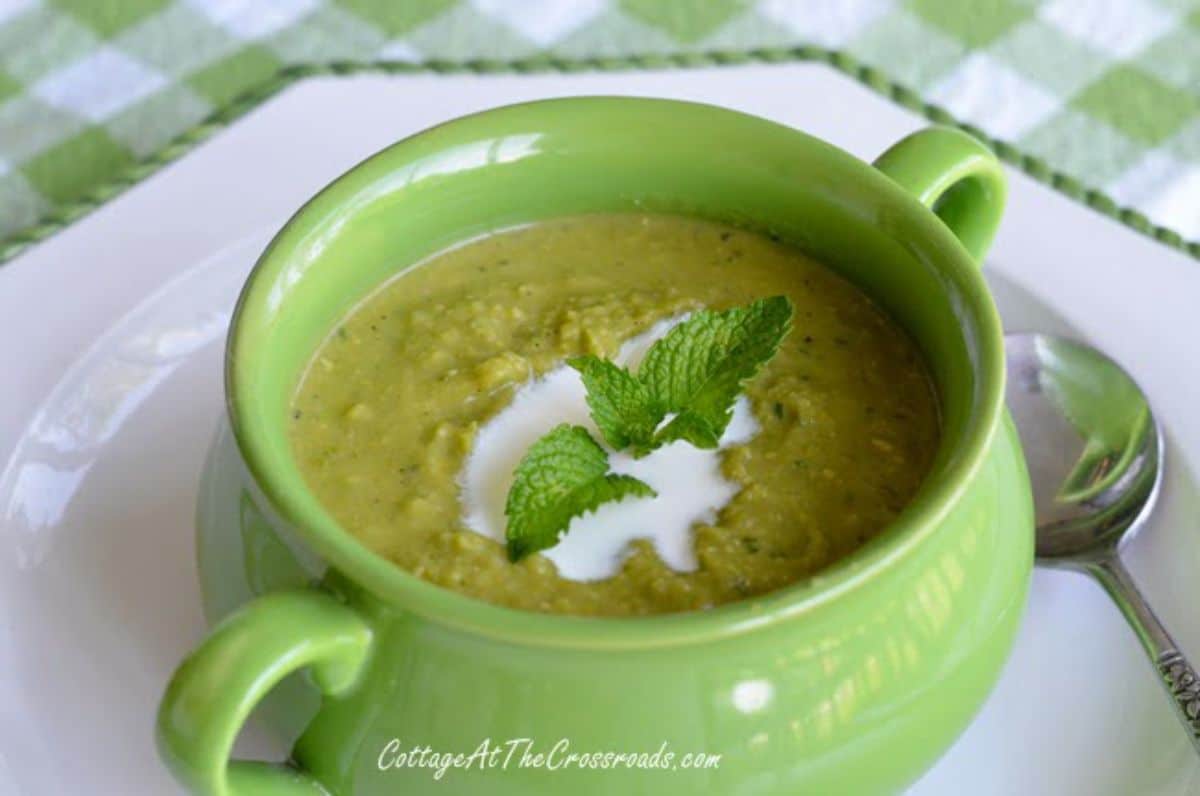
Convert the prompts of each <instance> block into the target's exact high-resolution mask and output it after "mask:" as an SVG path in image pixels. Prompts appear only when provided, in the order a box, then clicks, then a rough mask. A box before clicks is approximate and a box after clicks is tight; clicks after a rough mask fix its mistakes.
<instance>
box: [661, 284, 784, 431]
mask: <svg viewBox="0 0 1200 796" xmlns="http://www.w3.org/2000/svg"><path fill="white" fill-rule="evenodd" d="M791 324H792V302H791V301H790V300H788V298H787V297H786V296H775V297H773V298H768V299H760V300H758V301H755V302H753V303H752V304H749V305H748V306H745V307H735V308H733V309H729V310H724V311H722V312H713V311H711V310H701V311H700V312H697V313H695V314H693V315H692V316H691V317H690V318H688V319H687V320H686V321H684V322H683V323H681V324H679V325H678V326H676V327H675V328H674V329H672V330H671V331H669V332H667V334H666V336H664V337H663V338H662V339H661V340H659V341H658V342H656V343H655V344H654V345H652V346H651V347H650V350H649V351H648V352H647V353H646V358H645V360H644V361H643V362H642V365H641V367H640V368H639V369H638V378H639V380H641V381H642V382H643V383H644V384H645V385H646V387H647V388H648V389H649V390H650V394H651V396H652V400H653V402H654V403H655V404H656V405H658V406H660V407H662V408H663V409H664V410H665V412H666V413H667V414H671V413H674V415H675V417H674V418H672V420H671V421H670V422H669V423H668V424H667V425H666V426H664V427H663V428H662V429H659V431H658V433H657V434H655V436H654V445H653V446H654V447H658V446H659V445H662V444H665V443H667V442H672V441H674V440H677V439H685V440H687V441H688V442H691V443H692V444H693V445H695V446H696V447H698V448H715V447H717V443H718V441H719V440H720V439H721V435H722V434H724V433H725V428H726V427H727V426H728V425H729V420H730V418H731V417H732V416H733V403H734V401H736V400H737V396H738V393H739V392H741V389H742V385H743V384H744V383H745V382H746V381H747V380H748V379H751V378H753V377H754V375H755V374H757V373H758V371H759V370H761V369H762V367H763V365H765V364H766V363H767V362H768V361H769V360H770V359H771V357H773V356H774V355H775V352H776V351H778V350H779V344H780V343H782V342H783V338H784V337H786V336H787V333H788V332H789V331H790V330H791ZM664 416H665V415H664Z"/></svg>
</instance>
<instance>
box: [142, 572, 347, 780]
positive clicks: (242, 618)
mask: <svg viewBox="0 0 1200 796" xmlns="http://www.w3.org/2000/svg"><path fill="white" fill-rule="evenodd" d="M370 646H371V629H370V627H369V626H368V625H367V623H366V622H365V621H364V620H363V618H362V617H361V616H359V614H358V613H356V612H355V611H354V610H353V609H351V608H349V607H347V606H346V605H344V604H342V603H340V602H338V601H337V600H335V599H334V598H333V597H332V596H330V595H328V594H326V593H323V592H319V591H316V590H312V589H307V590H298V591H280V592H273V593H271V594H267V595H264V596H262V597H259V598H257V599H255V600H253V601H251V602H249V603H247V604H246V605H243V606H242V607H241V608H239V609H238V610H237V611H236V612H234V613H233V614H232V615H230V616H228V617H226V618H225V619H224V620H223V621H222V622H221V623H220V624H218V625H217V626H216V627H215V628H213V630H212V632H211V633H210V634H209V636H208V638H206V639H205V640H204V641H203V642H202V643H201V644H200V646H199V647H197V648H196V649H195V650H194V651H192V653H191V654H190V655H188V657H187V658H185V659H184V661H183V663H181V664H180V665H179V668H178V669H176V670H175V674H174V675H173V676H172V677H171V682H170V683H169V684H168V685H167V690H166V693H165V694H164V695H163V699H162V704H161V705H160V706H159V709H158V749H159V754H160V755H161V756H162V758H163V760H165V761H166V763H167V766H168V767H169V768H170V769H171V771H172V773H174V774H175V776H176V778H177V779H178V780H179V781H180V782H181V783H183V784H184V785H185V786H186V787H187V788H188V789H189V790H191V791H192V792H193V793H196V794H203V796H268V795H269V796H300V795H301V794H306V796H316V795H317V794H321V795H322V796H324V794H325V793H326V791H325V789H324V788H323V787H322V786H321V785H320V784H319V783H318V782H317V781H316V780H314V779H313V778H312V777H310V776H309V775H308V774H306V773H305V772H303V771H300V770H298V769H296V768H294V767H290V766H287V765H273V764H269V763H260V762H250V761H242V760H234V761H231V760H230V759H229V755H230V752H231V751H232V750H233V742H234V739H235V738H236V737H237V734H238V731H239V730H240V729H241V728H242V725H243V724H244V723H245V721H246V718H247V716H249V714H250V711H251V710H252V709H253V708H254V706H255V705H256V704H258V701H259V700H260V699H261V698H262V697H263V696H264V695H265V694H266V693H267V692H268V691H270V690H271V688H273V687H274V686H275V684H276V683H278V682H279V681H280V680H282V679H283V678H284V677H285V676H286V675H288V674H291V673H292V672H294V671H296V670H297V669H301V668H304V667H305V666H311V667H312V677H313V680H314V682H315V683H316V685H317V687H318V688H319V689H320V690H321V692H322V693H324V694H326V695H329V696H336V695H337V694H339V693H342V692H344V691H346V690H347V689H349V688H351V687H353V685H354V683H355V682H356V680H357V678H358V674H359V671H360V670H361V669H362V668H363V663H364V661H365V660H366V658H367V653H368V651H369V649H370Z"/></svg>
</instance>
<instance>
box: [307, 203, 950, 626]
mask: <svg viewBox="0 0 1200 796" xmlns="http://www.w3.org/2000/svg"><path fill="white" fill-rule="evenodd" d="M780 294H782V295H786V296H788V297H789V298H790V299H791V300H792V303H793V304H794V306H795V316H794V328H793V331H792V333H791V335H790V336H789V337H788V338H787V339H786V340H785V341H784V343H783V346H782V347H781V349H780V350H779V353H778V354H777V355H776V356H775V357H774V359H772V360H771V362H770V363H769V364H768V365H767V367H766V368H765V369H764V370H763V372H762V373H761V374H759V375H758V376H757V377H756V378H755V379H754V380H753V381H752V382H750V384H749V385H748V387H747V390H746V395H747V397H748V398H749V399H750V402H751V406H752V408H753V412H754V415H755V418H756V420H757V422H758V424H759V426H760V431H759V432H758V433H757V435H755V436H754V437H753V438H752V439H751V440H750V441H749V442H747V443H745V444H743V445H740V446H736V447H732V448H729V449H728V450H726V451H724V453H723V454H722V470H723V473H724V476H725V477H726V478H728V479H729V480H730V481H732V482H733V483H735V484H737V485H740V487H741V488H740V491H739V492H738V493H737V494H736V495H735V496H734V497H733V499H732V500H730V502H729V503H728V504H727V505H726V506H725V507H724V508H723V509H722V510H721V511H720V512H719V514H718V516H717V518H716V521H715V522H713V523H711V524H708V523H699V524H697V525H696V526H695V527H694V528H693V531H694V544H695V550H696V557H697V559H698V562H699V567H698V569H696V570H695V571H692V572H677V571H675V570H672V569H671V568H669V567H668V566H666V565H665V564H664V563H663V562H662V561H661V560H660V559H659V557H658V555H657V554H656V553H655V551H654V549H653V547H652V546H651V545H650V544H649V543H647V542H644V541H639V542H635V543H634V544H633V549H632V551H631V553H630V555H629V556H628V557H627V558H626V559H625V561H624V563H623V565H622V567H621V569H620V570H619V571H618V572H617V574H616V575H614V576H613V577H611V578H607V579H605V580H599V581H592V582H577V581H572V580H567V579H565V578H562V577H560V576H559V574H558V572H557V570H556V569H555V567H554V565H553V563H551V562H550V561H549V560H548V559H546V558H545V557H544V556H541V555H533V556H530V557H529V558H527V559H524V560H522V561H521V562H519V563H517V564H512V563H510V562H509V561H508V559H507V557H506V556H505V551H504V547H503V545H501V544H500V543H498V542H496V541H493V540H492V539H489V538H486V537H484V536H480V535H478V534H475V533H473V532H472V531H469V530H467V529H466V528H465V527H464V526H463V522H462V516H463V506H462V501H461V497H460V489H459V483H458V477H459V473H460V471H461V470H462V468H463V464H464V461H465V459H466V457H467V455H468V453H469V452H470V449H471V444H472V440H473V438H474V435H475V433H476V431H477V429H478V428H479V426H480V425H482V424H483V423H486V422H487V420H488V419H489V418H490V417H492V416H493V415H495V414H496V413H497V412H499V411H500V410H501V409H503V408H504V407H505V406H506V405H508V403H509V402H510V400H511V399H512V396H513V394H514V392H515V391H516V389H518V388H519V387H520V386H522V385H523V384H524V383H526V382H527V381H528V380H529V379H530V378H531V377H532V376H536V375H539V374H542V373H545V372H546V371H548V370H551V369H553V368H555V367H556V366H558V365H561V364H562V362H563V360H564V359H566V358H567V357H570V356H573V355H578V354H585V353H591V354H597V355H599V356H605V357H611V356H613V355H614V354H615V353H616V351H617V349H618V348H619V347H620V345H621V343H622V342H623V341H625V340H627V339H629V338H631V337H634V336H635V335H638V334H639V333H641V332H644V331H645V330H646V329H648V328H649V327H650V326H652V325H653V324H654V323H655V322H656V321H660V320H662V319H665V318H670V317H672V316H677V315H679V314H680V313H683V312H686V311H688V310H693V309H696V308H698V307H711V308H714V309H722V308H725V307H730V306H734V305H744V304H747V303H749V302H750V301H753V300H754V299H758V298H763V297H766V296H773V295H780ZM291 442H292V447H293V450H294V453H295V456H296V459H297V461H298V463H299V466H300V469H301V470H302V472H303V473H304V475H305V478H306V479H307V481H308V483H309V485H310V487H311V488H312V489H313V491H314V492H315V493H316V495H317V496H318V498H319V499H320V500H321V501H322V503H324V505H325V506H326V507H327V508H328V510H329V511H330V512H331V513H332V514H333V515H334V516H335V517H336V518H337V519H338V520H339V522H340V523H341V524H342V525H343V526H344V527H345V528H346V529H347V530H348V531H349V532H350V533H352V534H354V535H355V536H357V537H358V538H359V539H360V540H361V541H362V542H363V543H364V544H366V545H367V546H368V547H370V548H372V549H373V550H375V551H376V552H378V553H379V554H380V555H382V556H385V557H386V558H388V559H390V560H391V561H393V562H395V563H396V564H397V565H398V566H401V567H403V568H404V569H406V570H408V571H410V572H412V573H413V574H415V575H417V576H419V577H421V578H424V579H426V580H428V581H431V582H433V583H436V584H439V585H441V586H445V587H447V588H450V589H454V590H457V591H460V592H463V593H465V594H468V595H472V596H474V597H478V598H479V599H483V600H487V601H490V602H494V603H499V604H502V605H507V606H512V607H516V608H524V609H528V610H535V611H546V612H554V613H570V614H591V615H601V614H605V615H628V614H648V613H661V612H670V611H683V610H690V609H698V608H704V607H709V606H713V605H717V604H720V603H725V602H730V601H733V600H738V599H742V598H745V597H749V596H753V595H756V594H761V593H763V592H766V591H770V590H772V589H777V588H780V587H782V586H786V585H788V584H790V583H793V582H795V581H797V580H799V579H802V578H804V577H806V576H808V575H811V574H812V573H814V572H816V571H818V570H820V569H821V568H822V567H825V566H827V565H829V564H830V563H832V562H833V561H836V560H837V559H839V558H841V557H843V556H845V555H847V554H848V553H850V552H852V551H853V550H855V549H856V548H857V547H859V546H860V545H861V544H862V543H863V542H865V541H866V540H867V539H869V538H870V537H872V536H873V535H875V534H876V533H878V532H879V531H880V530H881V529H882V528H883V527H884V526H886V525H887V524H888V523H889V522H890V521H891V520H892V519H893V518H894V517H895V516H896V515H897V514H898V513H899V511H900V510H901V509H902V508H903V507H904V505H905V504H906V503H907V502H908V501H909V499H910V498H911V497H912V495H913V494H914V493H915V492H916V490H917V488H918V486H919V485H920V483H921V480H922V479H923V478H924V476H925V474H926V472H927V471H928V469H929V466H930V463H931V461H932V459H933V455H934V451H935V448H936V446H937V442H938V421H937V406H936V401H935V398H934V395H933V392H932V390H931V386H930V382H929V379H928V376H927V373H926V370H925V366H924V363H923V361H922V359H921V357H920V354H919V352H918V351H917V349H916V347H915V345H914V344H913V343H912V341H911V340H909V338H908V337H907V335H905V333H904V332H903V331H902V330H901V329H900V328H899V327H898V326H897V325H896V324H895V322H894V321H892V320H891V319H890V318H889V317H888V316H887V315H886V314H885V313H884V312H882V311H881V310H880V309H879V308H878V307H876V306H875V305H874V304H873V303H872V302H871V301H870V300H869V299H868V298H867V297H866V296H865V295H863V294H862V293H861V292H860V291H859V290H858V289H857V288H855V287H854V286H853V285H851V284H850V283H848V282H847V281H845V280H844V279H842V278H840V277H839V276H837V275H836V274H834V273H833V272H832V271H830V270H828V269H826V268H825V267H824V266H822V265H820V264H818V263H815V262H813V261H812V260H809V259H808V258H806V257H805V256H803V255H802V254H800V253H799V252H797V251H796V250H794V249H791V248H789V247H787V246H785V245H783V244H780V243H777V242H774V241H772V240H770V239H768V238H767V237H764V236H760V235H758V234H755V233H751V232H747V231H745V230H740V229H735V228H732V227H728V226H724V225H720V224H716V223H711V222H707V221H699V220H695V219H688V218H682V217H674V216H660V215H632V214H630V215H622V214H612V215H595V216H582V217H575V218H568V219H561V220H553V221H547V222H543V223H539V224H534V225H531V226H528V227H521V228H518V229H513V230H509V231H504V232H500V233H497V234H494V235H490V236H488V237H485V238H481V239H478V240H474V241H471V242H469V243H467V244H465V245H462V246H459V247H457V248H454V249H450V250H448V251H445V252H443V253H440V254H438V255H435V256H434V257H432V258H430V259H429V260H428V261H427V262H425V263H422V264H421V265H420V266H419V267H416V268H413V269H410V270H408V271H406V272H405V273H403V274H402V275H401V276H400V277H398V278H397V279H395V280H393V281H391V282H389V283H388V284H386V285H384V286H383V287H382V288H380V289H379V291H378V292H376V293H375V294H374V295H372V296H371V297H369V298H368V299H367V300H366V301H365V302H363V303H362V304H360V305H359V306H358V307H357V308H356V309H355V310H354V311H353V312H351V313H350V315H349V316H348V317H347V318H345V320H344V321H343V322H342V323H341V325H339V326H338V327H337V328H336V329H334V330H333V332H332V333H331V334H330V335H329V337H328V339H327V340H326V341H325V342H324V343H323V344H322V345H321V347H320V349H319V350H318V351H317V352H316V354H315V356H314V357H313V360H312V363H311V364H310V365H309V368H308V370H307V371H306V373H305V374H304V376H303V378H302V379H301V383H300V385H299V387H298V389H297V392H296V396H295V398H294V401H293V421H292V427H291Z"/></svg>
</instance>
